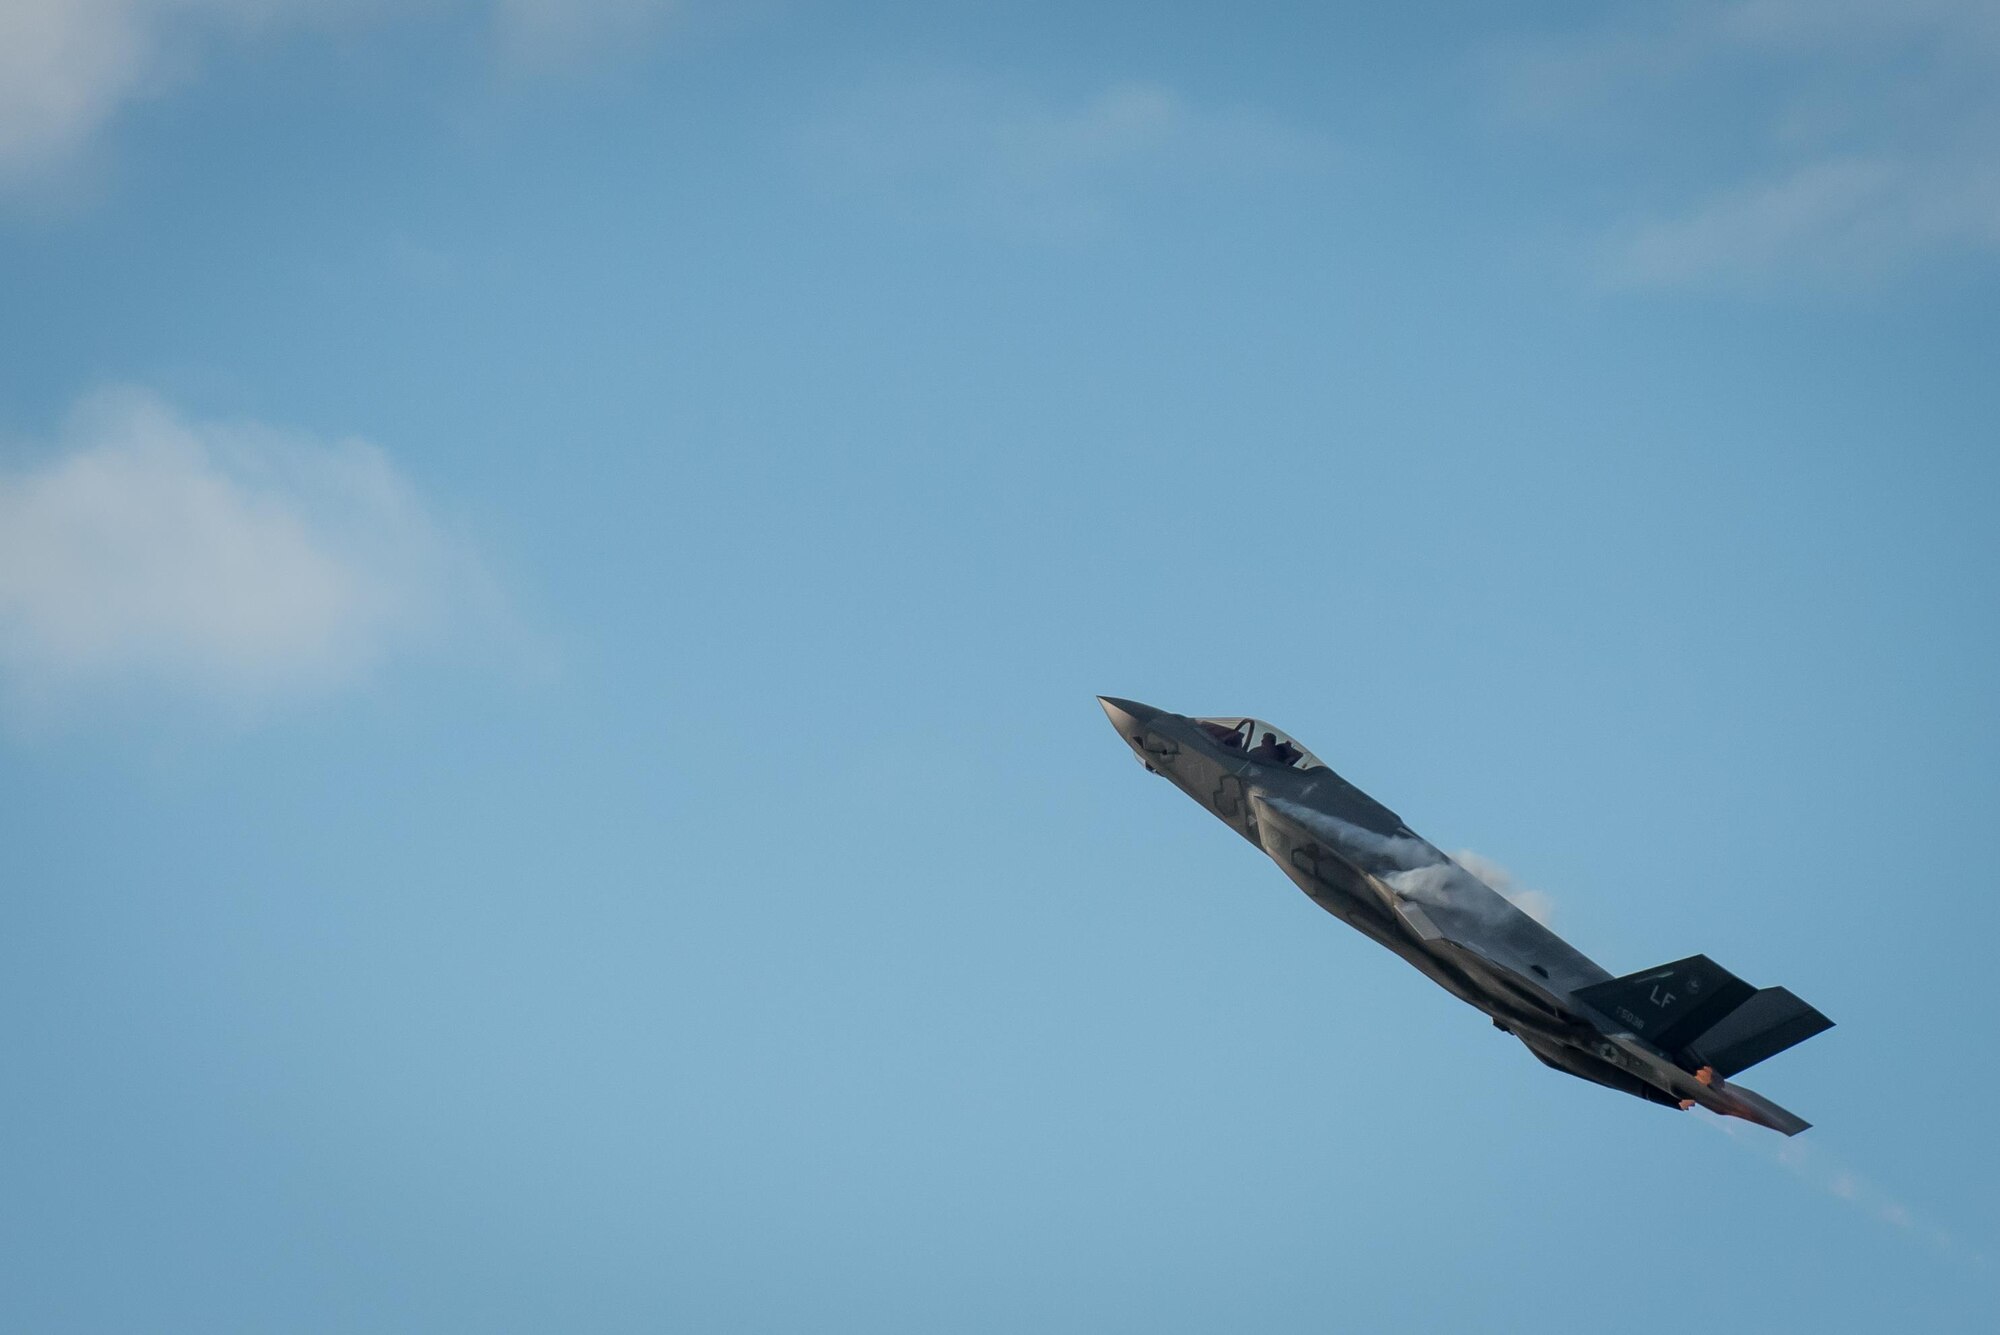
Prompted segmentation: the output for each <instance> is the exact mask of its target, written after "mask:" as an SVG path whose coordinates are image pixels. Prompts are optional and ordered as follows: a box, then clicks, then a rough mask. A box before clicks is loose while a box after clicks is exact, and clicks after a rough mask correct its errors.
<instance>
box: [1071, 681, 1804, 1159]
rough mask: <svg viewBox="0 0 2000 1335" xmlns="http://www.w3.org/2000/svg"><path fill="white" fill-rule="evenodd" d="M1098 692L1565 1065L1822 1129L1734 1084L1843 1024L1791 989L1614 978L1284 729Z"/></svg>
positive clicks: (1670, 971) (1641, 1092)
mask: <svg viewBox="0 0 2000 1335" xmlns="http://www.w3.org/2000/svg"><path fill="white" fill-rule="evenodd" d="M1098 703H1099V704H1101V705H1103V706H1104V712H1105V713H1106V714H1107V715H1109V716H1110V719H1111V724H1112V726H1113V727H1115V728H1116V729H1118V735H1119V736H1120V737H1122V738H1124V739H1125V742H1126V744H1127V745H1129V746H1130V747H1131V748H1132V750H1133V752H1134V753H1135V754H1136V755H1137V756H1138V757H1139V759H1140V761H1141V762H1143V763H1144V764H1145V766H1146V768H1147V769H1148V770H1149V771H1151V772H1153V773H1156V774H1160V775H1164V776H1165V777H1166V778H1168V779H1170V780H1172V782H1173V783H1174V785H1175V786H1176V787H1178V788H1180V789H1181V791H1182V792H1185V793H1186V794H1187V795H1188V796H1189V797H1192V798H1193V799H1194V800H1195V801H1197V802H1199V803H1201V805H1202V806H1204V807H1206V808H1208V809H1209V811H1211V812H1213V813H1214V814H1215V815H1216V816H1217V817H1219V818H1220V819H1221V820H1222V822H1223V824H1225V825H1227V826H1229V828H1230V829H1232V830H1234V831H1236V832H1237V833H1238V834H1240V835H1242V836H1243V837H1244V838H1245V839H1248V840H1249V841H1250V842H1251V843H1253V844H1255V845H1256V846H1257V847H1258V848H1260V849H1262V850H1263V851H1264V852H1265V853H1266V854H1268V855H1269V856H1270V858H1271V860H1272V861H1273V862H1275V863H1277V864H1278V866H1279V867H1280V868H1282V869H1283V870H1284V873H1285V875H1287V876H1289V877H1291V878H1292V881H1293V882H1294V883H1295V884H1296V885H1297V886H1298V887H1299V889H1301V890H1303V891H1305V892H1306V894H1307V895H1309V896H1311V898H1312V900H1313V902H1314V903H1316V904H1318V905H1319V906H1320V907H1321V908H1323V909H1325V910H1326V911H1327V912H1328V913H1331V914H1332V915H1333V916H1334V917H1336V918H1338V919H1340V920H1341V921H1342V922H1344V923H1346V924H1347V925H1348V926H1350V927H1353V928H1354V929H1356V930H1357V931H1359V932H1361V933H1362V934H1363V935H1364V936H1368V937H1371V938H1373V939H1374V940H1376V941H1378V942H1380V943H1381V944H1383V945H1385V946H1387V947H1388V948H1389V949H1391V950H1393V951H1395V952H1396V953H1397V954H1398V955H1400V956H1402V957H1403V958H1404V959H1405V960H1408V961H1409V962H1410V963H1411V964H1413V965H1415V966H1416V967H1417V968H1418V969H1420V970H1422V971H1423V972H1424V974H1425V975H1426V976H1428V977H1429V978H1430V979H1431V980H1432V981H1433V982H1435V983H1437V984H1438V985H1439V986H1440V987H1442V988H1444V989H1445V990H1446V991H1447V992H1450V993H1451V994H1452V995H1453V996H1455V997H1457V998H1459V999H1460V1000H1461V1001H1464V1002H1466V1003H1467V1004H1469V1005H1472V1006H1475V1007H1477V1008H1478V1009H1479V1010H1482V1011H1484V1012H1485V1013H1486V1014H1487V1015H1489V1016H1491V1017H1492V1020H1493V1023H1494V1024H1495V1025H1496V1026H1497V1027H1498V1028H1500V1029H1501V1030H1502V1031H1504V1032H1506V1033H1510V1034H1513V1035H1514V1036H1515V1037H1516V1038H1518V1039H1520V1040H1521V1042H1523V1043H1525V1044H1526V1045H1527V1047H1528V1051H1530V1052H1532V1053H1534V1054H1535V1056H1536V1057H1538V1058H1540V1059H1541V1060H1542V1061H1543V1062H1545V1063H1547V1064H1548V1065H1550V1066H1553V1067H1555V1068H1556V1069H1557V1070H1558V1071H1566V1072H1568V1073H1569V1074H1571V1075H1574V1076H1580V1077H1582V1078H1583V1079H1585V1080H1590V1081H1593V1082H1595V1083H1597V1084H1600V1085H1606V1086H1608V1087H1610V1088H1612V1089H1616V1090H1622V1091H1624V1092H1625V1093H1627V1094H1634V1095H1637V1096H1638V1097H1639V1098H1642V1099H1646V1100H1648V1101H1649V1102H1652V1103H1659V1104H1664V1105H1666V1106H1667V1107H1679V1108H1682V1109H1686V1108H1692V1107H1694V1106H1695V1105H1697V1104H1699V1105H1701V1106H1702V1107H1704V1108H1708V1109H1710V1110H1712V1111H1714V1112H1717V1113H1722V1114H1725V1115H1727V1116H1730V1117H1741V1118H1743V1119H1745V1120H1747V1121H1751V1122H1755V1123H1757V1124H1758V1125H1760V1126H1768V1127H1770V1128H1771V1129H1772V1130H1774V1131H1782V1132H1783V1133H1784V1134H1786V1135H1788V1136H1795V1135H1797V1134H1798V1133H1799V1132H1801V1131H1803V1130H1805V1129H1806V1128H1807V1127H1808V1126H1810V1125H1811V1123H1809V1122H1807V1121H1806V1120H1805V1119H1803V1118H1801V1117H1799V1116H1797V1115H1796V1114H1794V1113H1790V1112H1787V1111H1786V1110H1785V1109H1783V1108H1780V1107H1779V1106H1778V1105H1777V1104H1775V1103H1772V1102H1771V1101H1770V1100H1769V1099H1766V1098H1764V1097H1762V1096H1761V1095H1759V1094H1756V1093H1754V1092H1753V1091H1751V1090H1748V1089H1745V1088H1744V1087H1743V1086H1741V1085H1737V1084H1733V1083H1731V1079H1732V1077H1734V1076H1735V1075H1736V1074H1737V1073H1738V1072H1739V1071H1743V1070H1746V1069H1748V1068H1749V1067H1751V1066H1754V1065H1756V1064H1757V1063H1758V1062H1760V1061H1763V1060H1764V1059H1765V1058H1766V1057H1770V1056H1772V1055H1774V1054H1776V1053H1779V1052H1783V1051H1784V1050H1785V1049H1786V1048H1789V1047H1791V1046H1792V1045H1794V1044H1796V1043H1802V1042H1804V1041H1805V1040H1806V1039H1808V1038H1811V1037H1812V1036H1813V1035H1814V1034H1817V1033H1819V1032H1821V1031H1822V1030H1825V1029H1829V1028H1831V1027H1832V1025H1833V1021H1831V1020H1829V1019H1827V1018H1826V1017H1825V1016H1824V1015H1821V1014H1820V1013H1819V1012H1818V1011H1817V1010H1814V1009H1813V1008H1812V1007H1811V1006H1809V1005H1807V1004H1806V1003H1805V1002H1803V1001H1801V1000H1799V999H1798V998H1797V997H1795V996H1793V995H1792V994H1791V993H1790V992H1788V991H1786V990H1785V989H1784V988H1782V987H1752V986H1751V985H1750V984H1748V983H1746V982H1744V981H1743V980H1742V979H1740V978H1738V977H1736V976H1735V975H1734V974H1732V973H1730V972H1729V971H1728V970H1726V969H1724V968H1722V967H1721V966H1720V965H1718V964H1716V963H1715V961H1713V960H1711V959H1709V958H1708V957H1707V956H1706V955H1693V956H1690V957H1688V958H1687V959H1684V960H1676V961H1675V962H1673V963H1672V964H1662V965H1660V966H1659V967H1658V968H1653V969H1643V970H1641V971H1640V972H1638V973H1633V974H1626V975H1625V976H1624V977H1622V978H1614V977H1612V976H1611V974H1609V973H1607V972H1606V971H1605V970H1604V969H1601V968H1599V967H1598V966H1597V965H1596V964H1594V963H1592V962H1591V961H1590V960H1589V959H1588V958H1586V957H1585V956H1584V955H1583V954H1582V953H1581V952H1579V951H1577V950H1576V949H1575V948H1573V947H1572V946H1571V945H1570V944H1569V943H1568V942H1566V941H1564V940H1563V939H1562V938H1561V937H1559V936H1557V935H1556V934H1555V933H1554V932H1551V931H1550V930H1549V929H1548V928H1546V927H1544V926H1543V925H1542V924H1541V923H1539V922H1537V921H1536V920H1535V919H1534V918H1532V917H1530V916H1528V914H1526V913H1524V912H1522V911H1521V910H1520V909H1519V908H1516V907H1515V906H1514V904H1513V903H1512V902H1510V901H1509V900H1508V899H1507V898H1506V897H1505V896H1503V895H1501V894H1500V893H1498V892H1497V891H1495V890H1493V889H1492V888H1491V887H1489V886H1488V885H1487V884H1486V883H1485V882H1483V881H1481V880H1480V879H1479V878H1478V877H1476V876H1474V875H1473V874H1472V873H1471V872H1469V871H1467V870H1465V868H1463V867H1461V866H1459V865H1458V864H1457V863H1456V862H1453V861H1452V860H1451V859H1450V858H1448V857H1446V856H1445V855H1444V854H1443V853H1441V852H1439V851H1438V850H1437V849H1436V848H1435V847H1433V846H1432V845H1431V844H1430V843H1428V842H1426V841H1425V840H1424V839H1422V838H1421V837H1419V836H1418V835H1417V834H1416V832H1414V831H1413V830H1411V829H1410V827H1409V826H1408V825H1405V824H1404V823H1403V819H1402V817H1400V816H1398V815H1397V814H1396V813H1395V812H1393V811H1391V810H1389V808H1387V807H1385V806H1383V805H1382V804H1381V803H1380V802H1377V801H1376V800H1375V799H1374V798H1372V797H1370V796H1368V794H1366V793H1364V792H1362V791H1361V790H1360V789H1359V788H1356V787H1355V786H1354V785H1353V784H1351V783H1349V782H1348V781H1347V780H1345V779H1343V778H1341V777H1340V776H1339V775H1338V774H1335V773H1334V772H1333V771H1332V770H1330V769H1328V768H1327V767H1326V765H1325V764H1323V763H1322V762H1321V761H1320V759H1319V758H1318V757H1317V756H1315V755H1313V754H1312V753H1311V752H1310V751H1308V750H1306V749H1305V748H1304V747H1303V746H1301V745H1299V743H1298V742H1296V741H1294V740H1293V739H1292V738H1291V737H1289V736H1287V735H1286V734H1285V733H1284V732H1283V731H1282V730H1281V729H1278V728H1275V727H1272V726H1271V725H1270V724H1268V723H1263V722H1260V721H1258V720H1256V719H1253V718H1189V717H1186V716H1184V715H1181V714H1170V713H1167V712H1165V711H1164V710H1159V709H1154V708H1152V707H1151V706H1149V705H1142V704H1137V703H1135V702H1133V701H1131V700H1118V699H1114V698H1112V697H1109V696H1099V697H1098Z"/></svg>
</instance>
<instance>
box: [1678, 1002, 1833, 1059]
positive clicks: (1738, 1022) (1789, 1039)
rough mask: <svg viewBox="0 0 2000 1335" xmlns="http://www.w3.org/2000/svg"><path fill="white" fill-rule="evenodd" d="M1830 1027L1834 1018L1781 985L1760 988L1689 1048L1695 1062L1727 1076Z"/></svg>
mask: <svg viewBox="0 0 2000 1335" xmlns="http://www.w3.org/2000/svg"><path fill="white" fill-rule="evenodd" d="M1831 1028H1833V1021H1831V1020H1829V1019H1827V1018H1826V1017H1825V1016H1824V1015H1821V1014H1820V1013H1819V1012H1818V1011H1816V1010H1814V1009H1813V1008H1812V1007H1811V1006H1808V1005H1807V1004H1806V1003H1805V1002H1803V1001H1800V1000H1799V999H1798V998H1797V997H1795V996H1793V995H1792V994H1791V993H1790V992H1788V991H1786V990H1785V989H1784V988H1782V987H1762V988H1758V989H1757V992H1756V994H1755V995H1753V996H1752V997H1751V998H1750V999H1749V1000H1748V1001H1746V1002H1744V1003H1743V1004H1742V1005H1741V1006H1738V1007H1737V1008H1736V1009H1735V1010H1733V1011H1731V1012H1730V1013H1729V1014H1728V1015H1726V1016H1724V1017H1723V1018H1722V1020H1721V1021H1719V1022H1718V1023H1717V1024H1716V1025H1715V1026H1714V1027H1713V1028H1711V1029H1708V1030H1707V1031H1705V1032H1704V1033H1703V1034H1702V1036H1701V1037H1700V1038H1697V1039H1696V1040H1695V1041H1694V1043H1693V1044H1692V1045H1691V1048H1692V1051H1693V1053H1694V1056H1695V1059H1696V1060H1697V1061H1699V1062H1701V1064H1702V1065H1704V1066H1712V1067H1714V1068H1715V1072H1716V1074H1717V1075H1720V1076H1722V1077H1724V1078H1725V1079H1726V1078H1727V1077H1729V1076H1732V1075H1735V1074H1736V1073H1737V1072H1738V1071H1747V1070H1749V1069H1750V1068H1751V1067H1752V1066H1755V1065H1756V1064H1757V1063H1758V1062H1760V1061H1763V1060H1764V1059H1765V1058H1766V1057H1773V1056H1776V1055H1777V1054H1778V1053H1780V1052H1783V1051H1784V1050H1785V1049H1786V1048H1789V1047H1792V1046H1793V1045H1795V1044H1798V1043H1803V1042H1805V1041H1806V1040H1807V1039H1809V1038H1811V1037H1812V1036H1813V1035H1814V1034H1819V1033H1824V1032H1825V1031H1827V1030H1828V1029H1831Z"/></svg>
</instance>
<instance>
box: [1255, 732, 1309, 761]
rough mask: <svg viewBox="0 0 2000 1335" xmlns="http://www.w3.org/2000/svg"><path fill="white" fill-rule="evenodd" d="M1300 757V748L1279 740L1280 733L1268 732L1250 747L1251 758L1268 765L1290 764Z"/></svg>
mask: <svg viewBox="0 0 2000 1335" xmlns="http://www.w3.org/2000/svg"><path fill="white" fill-rule="evenodd" d="M1298 758H1299V748H1298V747H1296V746H1293V745H1292V744H1291V743H1290V742H1285V741H1280V740H1278V734H1277V733H1275V732H1267V733H1265V734H1264V739H1263V740H1262V741H1260V742H1258V743H1257V745H1255V746H1253V747H1251V748H1250V759H1252V760H1257V761H1262V762H1263V763H1264V764H1266V765H1289V764H1291V763H1292V762H1293V761H1295V760H1297V759H1298Z"/></svg>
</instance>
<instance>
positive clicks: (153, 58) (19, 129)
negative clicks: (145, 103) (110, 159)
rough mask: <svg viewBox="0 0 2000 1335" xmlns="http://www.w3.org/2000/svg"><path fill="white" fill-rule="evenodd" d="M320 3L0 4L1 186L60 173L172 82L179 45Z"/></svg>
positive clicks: (182, 53)
mask: <svg viewBox="0 0 2000 1335" xmlns="http://www.w3.org/2000/svg"><path fill="white" fill-rule="evenodd" d="M327 6H328V0H0V182H4V181H9V180H15V179H19V178H21V177H24V176H29V175H32V174H34V173H36V172H38V171H41V170H45V169H47V168H49V167H51V166H55V165H59V164H60V163H61V162H62V161H63V160H64V159H66V158H67V157H69V156H70V155H72V154H74V153H75V152H76V151H77V150H78V149H80V148H81V147H82V146H83V145H84V144H85V143H86V142H87V141H88V140H89V139H90V138H91V136H92V135H94V134H95V133H96V132H97V131H98V130H99V129H101V128H102V127H103V126H104V124H105V123H106V122H107V121H108V120H110V119H111V117H112V116H113V115H114V114H115V113H116V112H117V111H118V110H119V109H120V108H121V107H122V106H124V105H125V104H126V103H127V102H129V101H132V100H133V99H135V98H138V97H141V96H143V95H145V94H148V93H155V92H158V91H160V90H161V89H162V88H164V87H165V86H167V85H168V84H170V83H171V82H172V81H173V77H174V75H175V74H176V73H177V72H183V71H182V70H181V68H180V67H181V66H182V65H183V62H184V61H186V60H187V59H188V58H189V51H188V45H189V44H190V43H192V42H196V41H201V40H208V39H211V38H213V37H215V36H216V35H218V34H222V33H230V32H241V31H244V30H247V29H250V28H254V27H257V26H260V25H263V24H266V23H272V22H277V21H280V20H285V19H291V18H296V17H299V16H301V15H305V14H308V13H312V12H315V11H324V10H326V8H327Z"/></svg>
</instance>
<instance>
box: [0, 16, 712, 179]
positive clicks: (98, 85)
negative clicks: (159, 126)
mask: <svg viewBox="0 0 2000 1335" xmlns="http://www.w3.org/2000/svg"><path fill="white" fill-rule="evenodd" d="M450 3H452V0H417V3H414V4H412V3H407V2H405V3H397V2H396V0H0V187H5V186H9V185H14V186H18V185H20V184H21V183H23V182H26V181H33V180H37V179H40V178H41V177H42V176H44V175H45V174H47V173H49V172H51V171H55V170H58V169H60V168H62V167H63V166H65V165H66V164H67V163H69V162H70V161H71V160H72V159H74V158H75V157H76V155H77V154H78V153H79V152H81V151H82V150H83V149H84V148H85V147H86V146H87V145H88V144H89V143H90V142H91V140H92V139H93V138H94V137H95V136H96V135H97V134H99V133H100V132H101V131H102V130H103V129H104V127H105V126H106V125H108V124H109V123H110V122H111V121H112V120H113V119H114V118H115V117H117V116H118V115H119V114H120V113H121V112H122V111H124V110H125V109H126V108H127V107H128V106H129V105H130V104H132V103H134V102H137V101H140V100H142V99H144V98H146V97H149V96H156V95H159V94H161V93H164V92H166V91H167V90H169V89H171V88H173V87H175V86H178V85H180V84H182V83H184V82H186V81H187V80H189V79H191V78H193V77H195V75H196V74H197V73H198V72H199V70H200V68H201V66H202V62H203V60H204V58H205V57H209V56H211V55H212V50H213V48H214V47H216V46H218V45H220V44H224V43H226V42H228V41H230V40H231V39H241V38H242V37H244V36H246V35H250V34H255V33H278V32H285V31H290V30H296V29H299V28H308V29H311V28H320V29H332V28H336V27H355V26H361V25H368V24H376V23H386V22H389V21H391V20H393V19H394V18H396V17H399V16H406V15H408V14H409V13H410V12H411V11H412V10H424V9H430V10H436V9H438V8H440V7H443V6H446V5H448V4H450ZM485 7H486V8H488V9H489V10H490V14H489V15H488V23H489V25H490V29H491V31H492V34H493V37H494V40H495V43H496V45H497V46H498V47H499V50H500V53H501V54H502V55H503V56H504V57H505V58H506V59H507V60H509V61H510V62H512V63H516V64H553V65H567V64H572V63H574V62H575V61H577V60H578V59H581V58H583V57H585V56H588V55H593V54H596V53H598V52H600V51H602V50H604V49H606V48H607V47H613V46H629V45H630V44H631V43H633V42H634V41H636V40H638V39H641V38H643V37H646V36H648V35H650V34H651V32H652V30H653V29H654V28H655V27H656V26H658V22H659V20H660V19H661V18H662V16H664V15H665V14H667V13H668V12H669V11H671V10H672V9H673V8H674V3H673V0H487V3H486V5H485Z"/></svg>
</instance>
